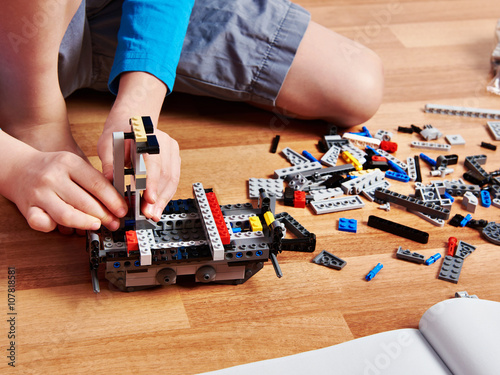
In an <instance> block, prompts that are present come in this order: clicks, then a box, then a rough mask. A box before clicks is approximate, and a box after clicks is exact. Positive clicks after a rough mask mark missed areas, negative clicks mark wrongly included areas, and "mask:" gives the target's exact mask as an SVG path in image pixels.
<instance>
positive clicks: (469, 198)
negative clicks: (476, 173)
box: [462, 191, 478, 213]
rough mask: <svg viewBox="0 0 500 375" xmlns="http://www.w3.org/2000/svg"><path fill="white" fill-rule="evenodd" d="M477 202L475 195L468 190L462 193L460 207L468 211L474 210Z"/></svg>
mask: <svg viewBox="0 0 500 375" xmlns="http://www.w3.org/2000/svg"><path fill="white" fill-rule="evenodd" d="M477 204H478V200H477V197H475V196H474V194H472V193H471V192H470V191H468V192H466V193H465V194H464V198H463V200H462V207H463V208H465V209H466V210H467V211H469V212H472V213H474V212H476V207H477Z"/></svg>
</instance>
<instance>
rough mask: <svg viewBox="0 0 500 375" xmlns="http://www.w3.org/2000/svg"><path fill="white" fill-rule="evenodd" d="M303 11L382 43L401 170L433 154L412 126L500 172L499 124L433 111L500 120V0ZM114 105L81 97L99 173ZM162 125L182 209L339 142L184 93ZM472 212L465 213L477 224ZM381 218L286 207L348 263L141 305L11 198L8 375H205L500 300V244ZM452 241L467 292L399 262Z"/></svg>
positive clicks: (377, 120)
mask: <svg viewBox="0 0 500 375" xmlns="http://www.w3.org/2000/svg"><path fill="white" fill-rule="evenodd" d="M297 2H298V3H299V4H301V5H303V6H304V7H306V8H307V9H308V10H310V11H311V13H312V18H313V20H315V21H317V22H319V23H321V24H323V25H325V26H327V27H329V28H331V29H332V30H335V31H337V32H339V33H342V34H344V35H346V36H348V37H351V38H353V39H355V40H358V41H359V42H362V43H364V44H367V45H368V46H369V47H371V48H372V49H374V50H375V51H376V52H377V53H378V54H379V55H380V56H381V58H382V59H383V61H384V64H385V72H386V91H385V98H384V103H383V104H382V106H381V108H380V110H379V111H378V113H377V114H376V115H375V116H374V117H373V118H372V119H371V120H370V121H369V122H368V123H366V126H367V127H368V128H369V129H370V130H371V131H376V130H378V129H385V130H388V131H391V132H393V133H394V134H395V140H396V141H397V142H398V144H399V150H398V152H397V154H396V156H397V157H398V158H400V159H405V158H406V157H407V156H412V155H414V154H416V153H419V152H420V151H417V150H415V149H411V148H410V147H409V144H410V142H411V141H413V140H419V138H418V137H417V136H416V135H408V134H402V133H397V127H398V125H402V126H409V125H410V124H416V125H420V126H422V125H423V124H429V123H430V124H432V125H433V126H434V127H436V128H438V129H439V130H441V131H442V132H443V133H444V134H449V135H451V134H460V135H462V136H463V137H464V138H465V140H466V142H467V144H466V145H464V146H455V147H453V149H452V152H453V153H456V154H458V155H460V162H459V164H458V165H457V166H455V167H456V170H455V173H454V174H453V175H452V177H454V178H458V177H461V175H462V174H463V172H464V171H465V169H464V167H463V160H464V157H465V156H467V155H476V154H485V155H487V157H488V160H487V163H486V164H485V166H484V167H485V169H486V170H487V171H493V170H496V169H498V168H499V166H500V156H499V151H496V152H495V151H490V150H486V149H484V148H480V147H479V144H480V142H481V141H483V140H484V141H487V142H493V143H496V144H498V145H500V143H499V142H494V141H493V140H492V138H491V136H490V135H489V133H488V132H487V130H486V128H485V120H481V119H469V118H461V117H450V116H442V115H431V114H426V113H423V111H422V108H423V107H424V105H425V104H426V103H438V104H449V105H460V106H470V107H481V108H491V109H500V97H496V96H492V95H489V94H487V93H486V92H485V85H486V83H487V82H488V80H489V79H490V77H489V59H490V54H491V51H492V48H493V46H494V29H495V25H496V21H497V19H498V18H500V7H498V1H496V0H479V1H471V0H469V1H464V0H453V1H450V0H448V1H411V0H406V1H395V2H387V1H382V0H365V1H363V0H338V1H334V0H299V1H297ZM366 95H370V93H366ZM111 100H112V99H111V97H110V96H108V95H104V94H97V93H89V92H86V93H80V94H77V95H75V96H73V97H72V98H70V99H69V100H68V107H69V114H70V120H71V123H72V127H73V131H74V134H75V137H76V139H77V141H78V142H79V144H80V145H81V147H82V148H83V149H84V151H85V152H86V153H87V155H89V156H90V157H91V159H92V161H93V162H96V163H97V158H96V155H97V154H96V143H97V139H98V136H99V132H100V129H101V127H102V124H103V123H104V120H105V118H106V113H107V111H108V110H109V108H110V105H111V103H112V101H111ZM159 127H160V128H161V129H162V130H164V131H166V132H167V133H169V134H170V135H171V136H172V137H174V138H175V139H177V141H178V142H179V144H180V147H181V156H182V163H183V164H182V167H183V169H182V178H181V182H180V185H179V189H178V191H177V194H176V198H190V197H192V192H191V185H192V183H194V182H202V183H203V185H204V186H205V187H212V188H214V190H215V192H216V194H217V196H218V198H219V202H220V203H221V204H229V203H240V202H247V201H248V199H247V197H246V195H247V180H248V179H249V178H251V177H271V175H272V173H273V171H274V170H275V169H278V168H283V167H286V166H288V165H289V164H288V162H287V161H286V159H285V158H283V157H282V156H280V155H279V154H271V153H269V147H270V144H271V140H272V138H273V137H274V136H275V135H276V134H280V135H281V142H280V145H279V147H280V149H282V148H284V147H291V148H292V149H294V150H297V151H302V150H304V149H305V150H309V151H310V152H312V153H313V154H314V155H315V156H317V157H319V156H321V154H320V153H319V151H318V150H317V149H316V148H315V145H316V143H317V142H318V140H319V139H320V137H321V136H322V135H323V134H324V132H325V126H324V124H321V123H308V122H302V121H297V120H293V119H286V118H283V117H281V116H279V115H277V114H273V113H268V112H265V111H261V110H258V109H254V108H252V107H250V106H247V105H244V104H238V103H224V102H220V101H217V100H213V99H204V98H197V97H190V96H186V95H180V94H178V95H175V94H174V95H172V96H170V97H169V98H168V99H167V101H166V104H165V107H164V111H163V113H162V116H161V119H160V123H159ZM427 154H428V155H430V156H433V157H436V156H437V155H438V153H436V152H432V151H429V152H428V153H427ZM423 173H424V175H425V176H426V177H425V180H424V182H428V181H430V178H429V177H428V173H429V169H428V168H427V167H426V166H423ZM392 188H393V189H394V190H396V191H399V192H401V193H405V194H408V193H411V192H412V190H413V184H406V185H405V184H398V183H393V185H392ZM460 201H461V199H460V198H458V199H457V202H458V203H455V204H454V206H453V209H452V214H455V213H462V214H465V211H464V210H462V208H461V206H460ZM377 206H378V205H376V204H374V203H367V204H366V207H365V208H364V209H363V210H356V211H349V212H345V213H338V214H328V215H321V216H317V215H314V213H313V212H312V210H310V209H308V208H306V209H299V208H289V207H284V206H282V205H281V204H279V205H278V207H277V212H281V211H285V210H286V211H288V212H290V213H291V214H292V215H293V216H294V217H296V218H297V219H298V220H299V221H300V222H301V223H302V224H303V225H304V226H305V227H306V228H307V229H309V230H310V231H311V232H314V233H315V234H316V235H317V238H318V244H317V251H316V252H315V254H317V253H318V252H319V251H320V250H322V249H326V250H328V251H330V252H333V253H334V254H335V255H337V256H339V257H341V258H343V259H344V260H346V261H347V266H346V267H345V268H344V269H343V270H342V271H335V270H331V269H328V268H326V267H321V266H318V265H315V264H313V263H311V259H312V257H313V255H312V254H307V253H306V254H304V253H282V254H281V255H280V256H279V261H280V265H281V267H282V270H283V273H284V277H283V278H282V279H278V278H276V276H275V274H274V271H273V267H272V266H271V265H270V264H268V265H266V266H265V267H264V269H263V270H262V271H261V272H259V273H258V274H257V275H256V276H254V277H253V278H252V279H250V280H249V281H248V282H247V283H245V284H243V285H239V286H228V285H197V286H190V287H187V286H178V285H174V286H170V287H165V288H160V289H154V290H147V291H141V292H135V293H130V294H126V293H121V292H116V291H114V290H112V289H109V288H108V287H107V282H106V281H105V280H102V281H101V287H102V292H101V293H100V294H98V295H96V294H94V293H93V291H92V286H91V283H90V276H89V273H88V256H87V254H86V252H85V239H84V238H78V237H70V238H68V237H63V236H61V235H59V234H57V233H50V234H42V233H36V232H34V231H32V230H30V229H29V227H28V226H27V224H26V223H25V220H24V218H23V217H22V216H21V215H20V214H19V213H18V212H17V210H16V208H15V206H14V205H12V204H11V203H9V202H8V201H6V200H4V199H3V198H0V210H1V211H0V212H1V215H0V228H1V231H0V257H1V259H3V260H2V261H1V262H0V264H1V266H0V267H1V272H0V290H1V291H2V296H3V297H2V299H1V300H2V302H1V304H2V305H3V306H2V307H1V308H0V311H3V314H4V315H3V318H2V319H1V320H2V323H1V324H0V327H1V332H0V337H1V339H0V347H1V348H2V353H3V354H2V360H1V363H0V369H1V370H0V372H1V373H5V374H7V373H19V374H68V373H72V374H83V373H89V371H92V372H95V373H104V372H107V373H111V374H129V373H169V374H172V375H173V374H193V373H199V372H204V371H209V370H215V369H220V368H224V367H229V366H233V365H238V364H243V363H247V362H252V361H257V360H263V359H268V358H274V357H279V356H285V355H290V354H294V353H298V352H303V351H307V350H312V349H318V348H322V347H325V346H329V345H334V344H338V343H342V342H345V341H348V340H351V339H355V338H359V337H363V336H366V335H371V334H375V333H378V332H382V331H387V330H392V329H398V328H407V327H414V328H415V327H417V325H418V322H419V319H420V317H421V315H422V314H423V312H424V311H425V310H427V309H428V308H429V307H431V306H432V305H433V304H435V303H437V302H439V301H441V300H443V299H447V298H451V297H452V296H453V295H454V293H455V292H456V291H460V290H467V291H468V292H469V294H477V295H478V296H479V297H480V298H485V299H492V300H496V301H500V280H499V271H500V257H499V251H500V249H499V248H498V246H495V245H493V244H491V243H489V242H486V241H484V240H483V239H482V238H481V237H480V234H479V232H478V231H477V230H474V229H470V228H459V229H457V228H454V227H452V226H450V225H448V224H446V225H445V226H444V227H443V228H439V227H434V226H432V225H431V224H429V223H427V222H425V221H423V220H422V219H419V218H417V217H416V216H414V215H411V214H409V213H407V212H406V211H404V210H403V209H401V208H399V207H397V206H393V208H392V209H391V211H390V212H385V211H382V210H379V209H377ZM371 214H375V215H378V216H381V217H384V218H388V219H390V220H394V221H397V222H400V223H403V224H406V225H410V226H413V227H415V228H418V229H420V230H423V231H427V232H429V233H430V241H429V243H428V244H426V245H422V244H419V243H416V242H413V241H410V240H405V239H402V238H400V237H397V236H394V235H388V234H385V233H384V232H381V231H378V230H376V229H373V228H370V227H368V226H367V225H366V222H367V219H368V216H369V215H371ZM340 217H347V218H353V219H357V220H358V233H357V234H353V233H343V232H338V231H337V229H336V226H337V222H338V219H339V218H340ZM474 217H475V218H478V219H480V218H483V219H487V220H492V221H495V220H496V221H498V220H500V209H498V208H495V207H491V208H484V207H479V208H478V209H477V211H476V213H475V214H474ZM451 235H454V236H456V237H457V238H459V239H462V240H464V241H466V242H468V243H470V244H473V245H474V246H477V250H476V251H475V252H474V253H473V254H472V255H471V256H470V257H469V258H468V259H467V260H466V262H465V265H464V268H463V271H462V275H461V277H460V281H459V283H458V285H455V284H452V283H448V282H445V281H441V280H439V279H437V273H438V269H439V267H440V262H438V264H435V265H432V266H428V267H427V266H419V265H415V264H412V263H407V262H404V261H401V260H398V259H396V257H395V251H396V249H397V247H398V246H399V245H401V246H403V248H405V249H406V248H408V249H410V250H412V251H417V252H419V253H421V254H424V255H425V256H426V257H428V256H430V255H433V254H435V253H441V254H443V253H444V252H445V246H446V243H447V241H448V237H450V236H451ZM315 254H314V255H315ZM378 262H380V263H383V264H384V268H383V270H382V271H380V273H379V274H378V275H377V277H376V278H375V279H374V280H372V281H371V282H366V281H365V280H364V276H365V275H366V274H367V272H368V271H370V270H371V269H372V268H373V267H374V266H375V265H376V264H377V263H378ZM7 265H9V266H13V267H15V269H16V276H17V279H16V280H17V290H16V302H15V309H16V312H17V316H16V319H17V321H16V369H9V370H8V371H7V369H6V367H7V361H8V360H7V358H6V357H5V353H6V350H5V349H6V348H7V347H8V342H9V340H8V339H7V332H8V326H7V323H6V320H7V312H8V306H7V295H6V294H7V292H6V287H7Z"/></svg>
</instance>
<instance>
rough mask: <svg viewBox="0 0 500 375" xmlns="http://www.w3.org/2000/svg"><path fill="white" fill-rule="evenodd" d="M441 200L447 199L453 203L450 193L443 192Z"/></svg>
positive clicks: (453, 199)
mask: <svg viewBox="0 0 500 375" xmlns="http://www.w3.org/2000/svg"><path fill="white" fill-rule="evenodd" d="M443 198H445V199H449V200H450V201H451V203H453V202H455V198H453V196H452V195H451V194H450V193H448V192H447V191H445V192H444V194H443Z"/></svg>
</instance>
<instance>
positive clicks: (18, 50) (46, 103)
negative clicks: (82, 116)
mask: <svg viewBox="0 0 500 375" xmlns="http://www.w3.org/2000/svg"><path fill="white" fill-rule="evenodd" d="M80 2H81V1H79V0H67V1H57V2H47V1H44V0H36V1H35V0H29V1H10V2H9V4H8V5H7V6H8V11H5V12H2V15H1V16H0V21H1V22H0V24H1V25H0V29H1V32H2V34H3V35H4V37H2V38H0V47H1V50H2V51H1V52H0V56H1V58H2V70H1V72H0V82H1V87H0V114H1V116H2V129H4V130H5V131H6V132H8V133H9V134H10V135H12V136H14V137H15V138H17V139H19V140H22V141H23V142H25V143H27V144H29V145H31V146H33V147H35V148H37V149H39V150H41V151H62V150H64V151H70V152H74V153H77V154H79V155H80V156H83V154H82V153H81V151H80V149H79V148H78V146H77V145H76V143H75V141H74V139H73V137H72V136H71V131H70V129H69V123H68V119H67V113H66V105H65V102H64V98H63V96H62V94H61V90H60V88H59V80H58V69H57V68H58V51H59V46H60V44H61V40H62V38H63V35H64V33H65V32H66V29H67V27H68V24H69V23H70V21H71V19H72V18H73V16H74V14H75V12H76V11H77V9H78V7H79V5H80Z"/></svg>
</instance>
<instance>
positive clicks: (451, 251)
mask: <svg viewBox="0 0 500 375" xmlns="http://www.w3.org/2000/svg"><path fill="white" fill-rule="evenodd" d="M457 241H458V240H457V239H456V238H455V237H450V238H448V251H447V252H446V255H449V256H454V255H455V250H456V249H457Z"/></svg>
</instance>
